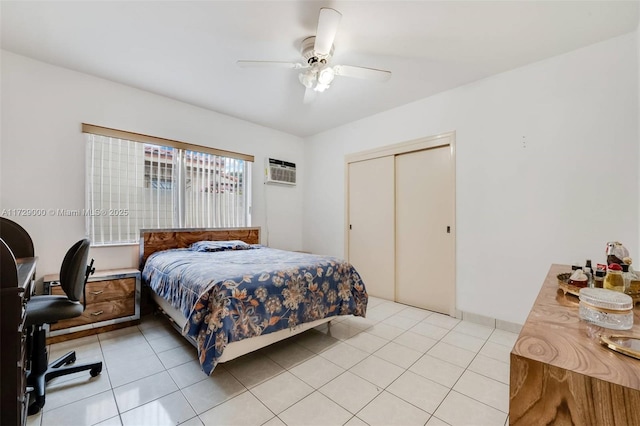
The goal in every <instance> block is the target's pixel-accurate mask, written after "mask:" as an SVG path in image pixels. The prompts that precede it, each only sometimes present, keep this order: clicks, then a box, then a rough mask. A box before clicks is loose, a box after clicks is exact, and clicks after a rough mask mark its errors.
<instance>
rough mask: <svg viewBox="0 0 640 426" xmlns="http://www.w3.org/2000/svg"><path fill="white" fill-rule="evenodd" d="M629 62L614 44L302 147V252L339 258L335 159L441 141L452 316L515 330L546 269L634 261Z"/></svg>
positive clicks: (626, 48)
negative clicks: (449, 165) (451, 145)
mask: <svg viewBox="0 0 640 426" xmlns="http://www.w3.org/2000/svg"><path fill="white" fill-rule="evenodd" d="M637 56H638V50H637V39H636V34H635V33H634V34H628V35H625V36H621V37H618V38H615V39H611V40H609V41H605V42H602V43H599V44H596V45H592V46H589V47H586V48H583V49H580V50H577V51H574V52H571V53H568V54H565V55H562V56H558V57H555V58H551V59H548V60H544V61H541V62H538V63H535V64H532V65H529V66H526V67H523V68H520V69H516V70H512V71H509V72H505V73H502V74H499V75H496V76H494V77H491V78H487V79H484V80H481V81H478V82H475V83H473V84H469V85H466V86H463V87H460V88H457V89H454V90H451V91H447V92H444V93H441V94H439V95H436V96H433V97H430V98H427V99H423V100H421V101H418V102H415V103H412V104H409V105H405V106H402V107H399V108H396V109H394V110H391V111H388V112H385V113H382V114H378V115H376V116H373V117H369V118H366V119H363V120H360V121H357V122H354V123H350V124H347V125H345V126H342V127H340V128H337V129H333V130H331V131H327V132H324V133H322V134H319V135H316V136H314V137H310V138H308V140H306V144H307V145H306V147H305V158H306V161H305V163H306V165H307V168H306V175H305V181H306V187H305V207H304V247H305V249H306V250H311V251H313V252H317V253H327V254H332V255H337V256H344V253H343V251H344V233H343V232H344V155H345V154H348V153H354V152H358V151H361V150H366V149H370V148H374V147H379V146H384V145H389V144H393V143H398V142H403V141H407V140H411V139H416V138H420V137H425V136H430V135H435V134H439V133H442V132H447V131H455V132H456V143H457V146H456V149H457V158H456V189H457V193H456V208H457V212H456V221H457V248H456V255H457V271H456V275H457V308H458V309H459V310H462V311H465V312H471V313H476V314H480V315H486V316H489V317H493V318H498V319H501V320H505V321H511V322H517V323H523V322H524V321H525V319H526V316H527V314H528V312H529V309H530V307H531V305H532V304H533V301H534V300H535V297H536V295H537V294H538V291H539V289H540V286H541V284H542V282H543V279H544V278H545V276H546V273H547V271H548V269H549V266H550V264H551V263H566V264H570V263H572V262H575V261H580V262H584V260H585V259H587V258H590V259H592V260H593V261H594V262H602V261H604V258H605V257H604V248H605V243H606V242H607V241H611V240H619V241H621V242H623V243H624V244H625V245H626V246H627V247H628V248H629V250H630V252H631V255H632V257H635V258H636V259H637V260H639V261H640V252H638V248H639V245H638V235H639V234H638V232H639V229H638V228H639V226H638V217H639V216H638V198H639V197H638V194H639V187H638V155H639V153H638V151H639V150H638V70H637V68H638V64H637ZM639 263H640V262H639ZM355 266H356V267H357V265H355ZM639 269H640V268H639ZM425 273H427V274H428V271H425ZM365 284H366V283H365Z"/></svg>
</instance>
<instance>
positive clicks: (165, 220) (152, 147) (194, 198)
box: [86, 132, 251, 245]
mask: <svg viewBox="0 0 640 426" xmlns="http://www.w3.org/2000/svg"><path fill="white" fill-rule="evenodd" d="M123 133H124V132H123ZM134 135H135V134H134ZM86 139H87V161H86V164H87V179H86V186H87V196H86V200H87V228H88V234H89V237H90V238H91V241H92V244H93V245H108V244H126V243H137V242H138V240H139V234H140V229H143V228H183V227H186V228H197V227H211V228H215V227H240V226H250V225H251V191H250V185H251V184H250V183H251V161H247V160H245V159H239V158H231V157H226V156H223V155H216V154H212V153H208V152H199V151H197V150H191V149H185V148H184V147H180V148H178V147H174V146H165V145H156V144H152V143H146V142H138V141H133V140H128V139H123V138H121V137H112V136H105V135H99V134H93V133H86ZM182 145H185V144H182ZM192 147H193V146H192ZM205 149H206V148H205Z"/></svg>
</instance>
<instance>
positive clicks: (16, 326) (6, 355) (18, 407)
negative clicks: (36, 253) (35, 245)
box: [0, 257, 37, 425]
mask: <svg viewBox="0 0 640 426" xmlns="http://www.w3.org/2000/svg"><path fill="white" fill-rule="evenodd" d="M36 260H37V258H35V257H30V258H21V259H16V264H17V272H18V286H17V287H13V286H11V287H9V286H5V285H1V286H0V314H1V318H2V321H1V323H0V325H1V327H0V378H1V379H2V383H1V386H0V394H1V398H0V424H2V425H24V424H25V423H26V421H27V408H28V403H29V396H28V394H27V379H26V368H27V365H26V363H27V354H26V329H25V327H24V321H25V315H26V308H25V305H26V303H27V300H28V299H29V296H30V294H31V291H32V289H33V278H34V272H35V268H36ZM0 283H2V284H4V282H3V281H2V280H0Z"/></svg>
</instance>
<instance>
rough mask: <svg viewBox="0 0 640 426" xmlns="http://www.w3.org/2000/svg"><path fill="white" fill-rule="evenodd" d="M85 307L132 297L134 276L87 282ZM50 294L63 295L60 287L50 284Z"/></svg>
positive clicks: (134, 290)
mask: <svg viewBox="0 0 640 426" xmlns="http://www.w3.org/2000/svg"><path fill="white" fill-rule="evenodd" d="M85 292H86V296H87V309H88V308H89V305H90V304H93V303H99V302H107V301H109V300H117V299H123V298H131V299H133V297H134V295H135V293H136V279H135V278H121V279H117V280H109V281H95V282H90V283H87V287H86V290H85ZM51 294H57V295H62V296H63V295H64V291H63V290H62V287H60V286H59V285H54V286H51Z"/></svg>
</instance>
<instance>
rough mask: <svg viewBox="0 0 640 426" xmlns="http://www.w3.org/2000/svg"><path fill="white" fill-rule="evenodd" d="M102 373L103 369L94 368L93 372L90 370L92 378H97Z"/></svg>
mask: <svg viewBox="0 0 640 426" xmlns="http://www.w3.org/2000/svg"><path fill="white" fill-rule="evenodd" d="M101 372H102V367H97V368H92V369H91V370H89V374H91V377H96V376H97V375H98V374H100V373H101Z"/></svg>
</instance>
